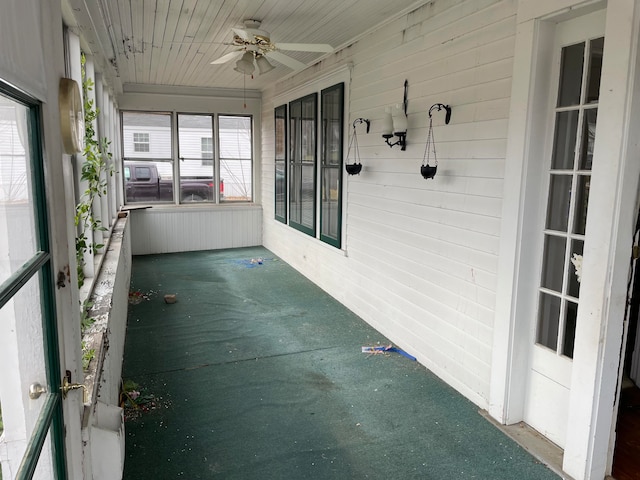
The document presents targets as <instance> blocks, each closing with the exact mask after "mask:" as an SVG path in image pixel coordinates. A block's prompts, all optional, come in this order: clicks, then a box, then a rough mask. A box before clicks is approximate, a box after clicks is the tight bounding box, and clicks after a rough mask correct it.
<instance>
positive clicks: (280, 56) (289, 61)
mask: <svg viewBox="0 0 640 480" xmlns="http://www.w3.org/2000/svg"><path fill="white" fill-rule="evenodd" d="M266 56H267V58H271V59H273V60H275V61H276V62H278V63H281V64H283V65H286V66H287V67H289V68H290V69H292V70H302V69H303V68H307V65H305V64H304V63H302V62H299V61H298V60H296V59H295V58H291V57H290V56H288V55H285V54H284V53H280V52H269V53H267V54H266Z"/></svg>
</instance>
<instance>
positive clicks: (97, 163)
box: [74, 54, 113, 287]
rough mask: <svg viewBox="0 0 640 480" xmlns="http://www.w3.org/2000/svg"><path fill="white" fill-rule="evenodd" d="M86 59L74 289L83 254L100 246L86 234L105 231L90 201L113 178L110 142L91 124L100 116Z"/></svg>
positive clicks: (80, 273) (80, 277) (104, 190)
mask: <svg viewBox="0 0 640 480" xmlns="http://www.w3.org/2000/svg"><path fill="white" fill-rule="evenodd" d="M85 64H86V58H85V56H84V54H82V57H81V65H82V94H83V95H82V96H83V99H84V128H85V131H84V149H83V152H82V154H83V156H84V162H83V164H82V170H81V177H80V178H81V179H82V180H84V181H86V182H87V188H86V190H85V191H84V192H83V193H82V195H81V197H80V201H79V202H78V204H77V205H76V212H75V218H74V222H75V226H76V235H77V236H76V260H77V269H78V287H82V285H84V266H85V260H84V258H85V253H86V252H87V251H88V252H89V253H91V254H94V253H97V252H98V251H100V249H101V248H103V247H104V244H102V243H97V242H94V241H91V240H90V239H89V237H88V236H87V232H96V231H106V228H104V227H103V226H102V222H101V221H100V220H99V219H96V218H95V217H94V216H93V209H92V207H93V202H94V200H95V199H96V198H99V197H102V196H103V195H105V194H106V193H107V181H106V180H105V177H106V174H108V175H113V166H111V165H112V163H111V161H110V160H111V157H112V155H111V152H110V151H109V147H110V145H111V142H109V140H108V139H107V138H102V139H98V138H97V134H96V130H95V128H94V122H95V120H96V119H97V118H98V115H99V114H100V109H99V108H98V107H97V106H96V105H95V104H94V101H93V100H91V99H90V98H89V92H90V91H92V90H93V87H94V83H93V80H92V79H91V78H88V77H87V74H86V69H85Z"/></svg>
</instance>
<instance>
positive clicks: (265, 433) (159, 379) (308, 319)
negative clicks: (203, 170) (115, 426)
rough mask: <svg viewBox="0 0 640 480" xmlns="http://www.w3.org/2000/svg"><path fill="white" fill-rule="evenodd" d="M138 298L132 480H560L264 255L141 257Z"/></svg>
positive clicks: (129, 350) (129, 374)
mask: <svg viewBox="0 0 640 480" xmlns="http://www.w3.org/2000/svg"><path fill="white" fill-rule="evenodd" d="M259 259H262V260H263V261H262V263H260V262H259V261H258V260H259ZM252 260H253V262H252ZM132 291H135V292H139V293H140V294H141V296H139V298H138V300H142V301H141V302H140V303H137V304H135V302H134V304H131V305H130V308H129V318H128V327H127V338H126V347H125V358H124V373H123V378H124V379H125V380H131V381H134V382H136V383H137V384H138V385H139V389H138V391H140V392H141V395H142V396H141V397H139V398H146V399H147V400H152V401H153V404H154V405H155V408H151V403H147V404H146V407H145V408H148V410H143V409H132V408H128V409H126V414H127V420H126V423H125V429H126V461H125V475H124V478H125V479H169V478H171V479H172V478H180V477H183V478H188V479H207V478H220V479H304V478H311V479H360V478H371V479H378V478H380V479H408V478H417V479H472V478H473V479H487V480H488V479H491V480H497V479H505V480H506V479H508V480H513V479H518V480H528V479H557V478H558V477H557V475H555V474H554V473H553V472H551V471H550V470H549V469H547V468H546V467H545V466H544V465H542V464H540V463H539V462H537V461H536V460H535V459H534V458H533V457H532V456H531V455H530V454H528V453H527V452H525V451H524V450H523V449H522V448H520V447H519V446H518V445H517V444H516V443H514V442H513V441H512V440H510V439H509V438H507V437H506V436H505V435H504V434H503V433H502V432H500V431H499V430H498V429H497V428H495V427H494V426H493V425H491V424H490V423H489V422H488V421H487V420H485V419H484V418H483V417H482V416H481V415H480V414H479V413H478V409H477V407H476V406H475V405H473V404H472V403H471V402H469V401H468V400H466V399H465V398H464V397H462V396H461V395H459V394H458V393H456V392H455V391H454V390H453V389H452V388H450V387H449V386H447V385H446V384H444V383H443V382H442V381H440V380H439V379H438V378H437V377H435V376H434V375H433V374H432V373H431V372H429V371H428V370H426V369H425V368H424V367H422V366H421V365H419V364H418V363H417V362H414V361H411V360H410V359H408V358H405V357H403V356H401V355H399V354H396V353H391V354H387V355H368V354H365V353H362V351H361V347H362V346H370V345H377V344H378V342H380V344H381V345H384V344H387V343H388V340H386V339H385V338H384V337H382V335H380V334H379V333H377V332H376V331H375V330H373V329H372V328H371V327H369V326H368V325H367V324H366V323H365V322H364V321H362V320H361V319H360V318H359V317H357V316H356V315H355V314H353V313H352V312H351V311H349V310H348V309H346V308H345V307H343V306H342V305H341V304H339V303H338V302H336V301H335V300H334V299H332V298H331V297H330V296H328V295H327V294H326V293H324V292H323V291H322V290H320V289H319V288H318V287H316V286H315V285H313V284H312V283H311V282H309V281H308V280H307V279H305V278H304V277H303V276H301V275H300V274H299V273H297V272H296V271H295V270H294V269H293V268H291V267H290V266H289V265H287V264H286V263H285V262H283V261H281V260H279V259H278V258H277V257H275V256H274V255H273V254H272V253H271V252H269V251H268V250H266V249H264V248H244V249H233V250H218V251H207V252H189V253H180V254H170V255H153V256H144V257H135V258H134V261H133V277H132ZM165 294H176V296H177V302H176V303H175V304H166V303H165V302H164V300H163V296H164V295H165ZM134 300H135V298H134Z"/></svg>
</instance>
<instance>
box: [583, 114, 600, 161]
mask: <svg viewBox="0 0 640 480" xmlns="http://www.w3.org/2000/svg"><path fill="white" fill-rule="evenodd" d="M597 117H598V110H597V109H596V108H590V109H589V110H585V113H584V122H583V125H582V151H581V152H580V170H591V164H592V163H593V144H594V143H595V140H596V120H597Z"/></svg>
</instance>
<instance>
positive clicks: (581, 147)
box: [524, 11, 605, 447]
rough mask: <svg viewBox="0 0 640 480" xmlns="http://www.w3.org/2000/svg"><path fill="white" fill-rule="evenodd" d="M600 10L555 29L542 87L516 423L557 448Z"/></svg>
mask: <svg viewBox="0 0 640 480" xmlns="http://www.w3.org/2000/svg"><path fill="white" fill-rule="evenodd" d="M604 25H605V16H604V11H601V12H595V13H592V14H589V15H585V16H582V17H579V18H576V19H572V20H569V21H565V22H562V23H559V24H558V25H557V27H556V30H555V41H554V49H553V50H554V51H553V55H554V61H553V65H554V67H553V68H552V79H551V82H550V83H549V85H550V86H551V88H550V92H549V102H550V104H549V114H548V126H549V129H548V135H547V141H546V144H547V145H548V146H547V148H546V150H545V151H546V152H548V153H547V156H546V158H545V159H543V160H541V162H540V168H543V169H544V170H545V172H546V175H545V180H544V187H543V189H542V190H541V191H542V194H541V199H540V200H541V202H542V205H543V208H542V209H541V211H542V212H543V218H541V219H540V220H539V230H538V231H539V233H538V235H539V245H540V248H539V249H538V251H539V253H538V255H540V258H539V263H538V265H539V270H538V271H537V272H535V273H533V274H535V275H537V278H538V279H539V281H538V283H537V285H538V288H537V289H536V291H535V292H534V293H535V296H536V299H535V303H534V304H535V305H536V306H537V308H536V311H535V313H534V315H532V319H533V322H532V323H533V325H532V327H533V328H534V329H535V333H534V336H533V339H534V344H533V345H532V347H531V351H530V358H529V362H530V364H529V365H530V368H529V373H528V383H527V396H526V401H525V412H524V416H525V418H524V420H525V421H526V422H527V423H528V424H529V425H531V426H532V427H534V428H535V429H536V430H538V431H539V432H541V433H542V434H543V435H544V436H546V437H547V438H548V439H550V440H551V441H553V442H554V443H556V444H558V445H559V446H561V447H564V442H565V436H566V430H567V418H568V410H567V409H568V405H569V391H570V384H571V370H572V363H573V347H574V343H575V340H576V339H575V331H576V318H577V312H578V306H579V299H580V267H581V259H582V250H583V245H584V240H585V231H586V230H585V228H586V218H587V206H588V200H589V185H590V181H591V166H592V158H593V144H594V140H595V135H596V119H597V114H598V98H599V91H600V71H601V66H602V51H603V46H604V37H603V34H604Z"/></svg>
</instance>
